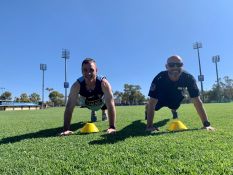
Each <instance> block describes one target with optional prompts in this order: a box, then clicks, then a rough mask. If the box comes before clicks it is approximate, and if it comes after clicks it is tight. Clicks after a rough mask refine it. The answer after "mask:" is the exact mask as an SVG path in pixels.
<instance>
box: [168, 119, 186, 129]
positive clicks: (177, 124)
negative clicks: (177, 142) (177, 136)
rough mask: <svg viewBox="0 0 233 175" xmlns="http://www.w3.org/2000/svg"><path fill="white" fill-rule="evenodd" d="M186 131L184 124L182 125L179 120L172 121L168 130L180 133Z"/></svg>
mask: <svg viewBox="0 0 233 175" xmlns="http://www.w3.org/2000/svg"><path fill="white" fill-rule="evenodd" d="M186 129H188V128H187V127H186V126H185V124H184V123H182V122H181V121H180V120H177V119H176V120H173V121H172V122H171V123H170V124H169V126H168V130H169V131H181V130H186Z"/></svg>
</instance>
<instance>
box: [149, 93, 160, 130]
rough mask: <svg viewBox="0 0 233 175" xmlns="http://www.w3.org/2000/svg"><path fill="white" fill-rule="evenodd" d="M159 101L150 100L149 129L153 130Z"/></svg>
mask: <svg viewBox="0 0 233 175" xmlns="http://www.w3.org/2000/svg"><path fill="white" fill-rule="evenodd" d="M157 102H158V100H157V99H155V98H152V97H151V98H150V100H149V102H148V104H147V129H149V130H150V128H153V119H154V113H155V105H156V104H157Z"/></svg>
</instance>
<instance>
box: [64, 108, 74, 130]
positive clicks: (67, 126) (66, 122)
mask: <svg viewBox="0 0 233 175" xmlns="http://www.w3.org/2000/svg"><path fill="white" fill-rule="evenodd" d="M71 117H72V112H71V111H68V110H66V111H65V114H64V127H63V130H64V131H67V130H70V122H71Z"/></svg>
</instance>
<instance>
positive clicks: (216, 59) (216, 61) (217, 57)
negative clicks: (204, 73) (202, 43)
mask: <svg viewBox="0 0 233 175" xmlns="http://www.w3.org/2000/svg"><path fill="white" fill-rule="evenodd" d="M219 61H220V56H219V55H216V56H213V57H212V62H213V63H215V68H216V77H217V90H218V102H220V85H219V78H218V62H219Z"/></svg>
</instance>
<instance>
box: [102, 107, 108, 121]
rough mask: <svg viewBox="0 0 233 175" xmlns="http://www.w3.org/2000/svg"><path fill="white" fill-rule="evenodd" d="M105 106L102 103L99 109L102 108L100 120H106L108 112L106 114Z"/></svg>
mask: <svg viewBox="0 0 233 175" xmlns="http://www.w3.org/2000/svg"><path fill="white" fill-rule="evenodd" d="M106 109H107V106H106V105H104V106H103V107H102V108H101V110H102V121H107V120H108V114H107V110H106Z"/></svg>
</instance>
